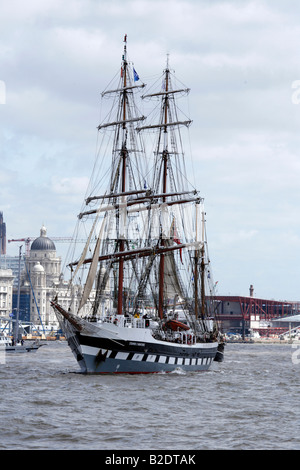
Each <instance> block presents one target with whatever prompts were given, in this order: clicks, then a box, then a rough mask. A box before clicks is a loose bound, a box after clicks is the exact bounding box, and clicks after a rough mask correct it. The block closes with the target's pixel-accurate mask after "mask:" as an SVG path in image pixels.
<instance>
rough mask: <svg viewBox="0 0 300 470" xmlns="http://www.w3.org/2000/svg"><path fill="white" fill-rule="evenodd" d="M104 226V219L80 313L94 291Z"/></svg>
mask: <svg viewBox="0 0 300 470" xmlns="http://www.w3.org/2000/svg"><path fill="white" fill-rule="evenodd" d="M104 224H105V219H103V221H102V224H101V229H100V233H99V236H98V239H97V243H96V246H95V249H94V254H93V260H92V262H91V264H90V269H89V273H88V276H87V279H86V283H85V285H84V289H83V294H82V297H81V301H80V304H79V308H78V312H79V311H80V309H81V308H82V307H83V306H84V304H85V303H86V301H87V299H88V297H89V295H90V292H91V290H92V287H93V284H94V280H95V277H96V273H97V267H98V260H99V253H100V245H101V240H102V235H103V229H104Z"/></svg>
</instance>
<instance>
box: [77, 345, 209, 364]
mask: <svg viewBox="0 0 300 470" xmlns="http://www.w3.org/2000/svg"><path fill="white" fill-rule="evenodd" d="M81 349H82V353H83V355H85V354H86V355H88V356H94V357H96V356H97V355H98V353H99V352H100V351H101V353H102V354H105V357H106V358H107V359H108V358H111V359H116V360H121V361H130V360H132V361H145V362H159V363H161V364H175V365H176V364H177V365H208V364H210V363H211V362H212V360H213V357H199V358H182V357H172V356H163V355H157V354H143V353H128V352H117V353H116V352H113V351H110V350H106V349H102V350H100V349H98V348H93V347H91V346H84V345H82V346H81Z"/></svg>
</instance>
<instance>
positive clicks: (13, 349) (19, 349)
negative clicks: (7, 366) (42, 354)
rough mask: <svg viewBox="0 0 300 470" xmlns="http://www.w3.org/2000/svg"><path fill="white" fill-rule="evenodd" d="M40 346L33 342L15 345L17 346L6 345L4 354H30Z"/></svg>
mask: <svg viewBox="0 0 300 470" xmlns="http://www.w3.org/2000/svg"><path fill="white" fill-rule="evenodd" d="M41 346H42V345H41V344H39V343H37V342H33V343H32V344H28V343H26V342H25V343H17V344H7V345H6V346H5V352H6V353H9V354H11V353H30V352H36V351H37V350H38V349H39V348H40V347H41Z"/></svg>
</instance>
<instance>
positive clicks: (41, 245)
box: [31, 226, 56, 251]
mask: <svg viewBox="0 0 300 470" xmlns="http://www.w3.org/2000/svg"><path fill="white" fill-rule="evenodd" d="M46 233H47V231H46V228H45V227H44V226H43V227H42V228H41V235H40V236H39V237H38V238H36V239H35V240H34V242H33V243H32V245H31V250H39V251H56V247H55V245H54V243H53V241H52V240H50V238H48V237H47V236H46Z"/></svg>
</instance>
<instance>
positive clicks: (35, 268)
mask: <svg viewBox="0 0 300 470" xmlns="http://www.w3.org/2000/svg"><path fill="white" fill-rule="evenodd" d="M32 271H33V272H34V273H43V272H45V270H44V268H43V266H42V265H41V263H40V262H39V261H38V262H37V263H36V264H35V265H34V266H33V268H32Z"/></svg>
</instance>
